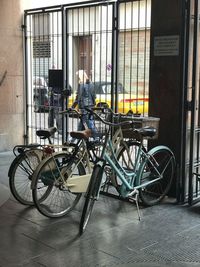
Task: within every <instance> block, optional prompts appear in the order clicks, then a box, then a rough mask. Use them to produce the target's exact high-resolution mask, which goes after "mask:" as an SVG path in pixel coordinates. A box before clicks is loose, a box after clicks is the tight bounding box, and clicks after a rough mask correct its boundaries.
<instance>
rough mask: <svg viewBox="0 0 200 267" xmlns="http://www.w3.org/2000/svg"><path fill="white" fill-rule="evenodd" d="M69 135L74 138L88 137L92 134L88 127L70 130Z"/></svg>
mask: <svg viewBox="0 0 200 267" xmlns="http://www.w3.org/2000/svg"><path fill="white" fill-rule="evenodd" d="M70 135H71V137H72V138H76V139H88V138H89V137H91V136H92V131H91V130H90V129H86V130H83V131H76V132H70Z"/></svg>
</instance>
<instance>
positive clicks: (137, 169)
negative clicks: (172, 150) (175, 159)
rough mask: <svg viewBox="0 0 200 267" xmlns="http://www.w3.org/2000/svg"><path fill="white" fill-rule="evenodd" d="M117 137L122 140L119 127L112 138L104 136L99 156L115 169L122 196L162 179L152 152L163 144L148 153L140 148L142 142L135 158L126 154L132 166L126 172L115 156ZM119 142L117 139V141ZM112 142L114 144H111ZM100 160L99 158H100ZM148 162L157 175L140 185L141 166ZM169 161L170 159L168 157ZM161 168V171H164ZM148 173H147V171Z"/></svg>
mask: <svg viewBox="0 0 200 267" xmlns="http://www.w3.org/2000/svg"><path fill="white" fill-rule="evenodd" d="M117 138H119V140H120V142H123V135H122V130H121V127H120V128H119V129H118V130H117V131H116V133H115V135H114V137H113V139H110V138H109V137H107V138H106V144H105V149H104V150H103V152H102V156H101V158H102V159H103V160H105V161H106V162H107V163H108V164H109V165H110V166H111V168H112V169H113V170H114V171H115V173H116V175H117V176H118V177H119V179H120V180H121V182H122V185H121V187H120V193H121V196H122V197H128V196H130V195H131V192H133V191H134V192H135V190H138V189H140V188H143V187H145V186H147V185H148V184H151V183H154V182H155V181H157V180H160V179H162V173H160V172H159V170H158V169H157V167H156V161H155V159H154V158H153V157H152V155H151V154H152V152H154V151H156V150H158V149H161V148H165V149H166V147H165V146H157V147H156V148H153V149H152V150H150V151H149V152H150V153H147V152H145V151H144V150H143V149H142V147H143V146H142V142H141V145H140V146H139V147H138V151H137V154H136V159H135V160H134V163H133V161H132V160H131V156H130V155H128V157H129V160H131V165H132V166H133V170H132V171H129V172H127V171H126V170H125V169H124V168H123V167H122V166H121V165H120V163H119V162H118V160H117V157H116V153H115V150H116V143H117V142H116V139H117ZM118 142H119V141H118ZM113 144H114V145H113ZM100 160H101V159H100ZM147 161H148V162H149V163H150V164H151V166H152V167H153V168H154V169H155V171H156V173H157V174H158V177H157V178H155V179H152V180H151V181H149V182H146V183H143V184H142V185H140V178H141V175H142V166H143V165H144V164H145V163H146V162H147ZM169 161H170V159H169ZM168 164H169V162H168V163H167V164H166V167H165V168H164V170H165V169H166V168H167V166H168ZM164 170H163V172H164ZM147 175H148V173H147Z"/></svg>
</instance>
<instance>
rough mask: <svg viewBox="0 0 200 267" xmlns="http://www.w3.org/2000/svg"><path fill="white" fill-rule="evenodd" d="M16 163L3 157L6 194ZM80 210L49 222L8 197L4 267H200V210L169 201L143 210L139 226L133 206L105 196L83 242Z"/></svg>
mask: <svg viewBox="0 0 200 267" xmlns="http://www.w3.org/2000/svg"><path fill="white" fill-rule="evenodd" d="M12 158H13V157H12V154H11V153H8V152H7V153H0V161H1V163H0V182H1V183H3V184H4V189H5V186H8V178H7V171H8V167H9V164H10V162H11V160H12ZM0 188H1V189H2V187H0ZM0 191H2V190H0ZM3 192H5V190H3ZM7 192H9V191H8V190H7ZM0 193H2V192H0ZM81 204H82V201H81V202H80V204H79V205H78V206H77V208H76V210H75V211H73V212H71V214H70V215H68V216H66V217H64V218H60V219H48V218H46V217H44V216H43V215H41V214H40V213H39V212H38V211H37V210H36V209H35V208H34V207H26V206H23V205H21V204H19V203H17V202H16V201H15V200H14V199H13V197H12V196H10V197H9V195H7V201H6V202H4V204H3V205H2V206H1V207H0V266H1V267H4V266H5V267H9V266H27V267H29V266H30V267H31V266H33V267H35V266H48V267H51V266H52V267H61V266H63V267H64V266H67V267H68V266H69V267H71V266H76V267H79V266H82V267H90V266H91V267H94V266H123V267H125V266H126V267H132V266H134V267H167V266H170V267H194V266H198V267H199V266H200V205H195V206H193V207H188V206H181V205H176V204H175V203H173V201H168V202H167V203H164V204H161V205H158V206H154V207H150V208H142V209H141V214H142V220H141V221H138V217H137V211H136V207H135V205H134V204H131V203H127V202H123V201H119V200H117V199H113V198H110V197H106V196H102V195H101V197H100V199H99V201H98V202H97V203H96V205H95V208H94V212H93V214H92V218H91V220H90V222H89V225H88V228H87V230H86V232H85V233H84V235H83V236H81V237H80V236H79V235H78V226H79V220H80V211H81V208H82V205H81Z"/></svg>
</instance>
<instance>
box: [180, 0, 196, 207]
mask: <svg viewBox="0 0 200 267" xmlns="http://www.w3.org/2000/svg"><path fill="white" fill-rule="evenodd" d="M186 14H187V24H186V25H187V27H186V34H185V36H186V49H185V51H186V54H185V59H186V68H185V76H184V77H185V81H184V83H185V91H184V107H185V111H184V116H183V121H184V140H183V145H184V149H183V157H182V158H183V166H184V168H183V173H182V178H183V184H182V192H181V193H182V201H184V202H185V201H188V202H189V204H193V203H195V202H197V201H199V200H200V99H199V95H200V91H199V88H200V87H199V66H200V65H199V48H200V47H199V41H200V40H199V38H200V28H199V14H200V1H199V0H190V1H188V2H187V6H186Z"/></svg>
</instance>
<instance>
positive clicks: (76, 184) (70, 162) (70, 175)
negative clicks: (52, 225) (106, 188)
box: [31, 108, 124, 218]
mask: <svg viewBox="0 0 200 267" xmlns="http://www.w3.org/2000/svg"><path fill="white" fill-rule="evenodd" d="M98 110H101V109H100V108H98ZM62 113H67V114H70V113H75V114H76V115H77V116H79V117H80V116H81V114H80V113H79V112H78V111H76V110H74V109H68V110H66V111H64V112H62ZM85 127H87V126H85ZM70 135H71V137H72V138H73V139H74V140H77V142H74V143H69V144H68V146H67V147H66V150H65V151H63V152H60V153H55V154H53V155H52V156H51V157H49V158H48V159H45V160H43V161H42V162H41V163H40V164H39V165H38V167H37V169H36V171H35V172H34V175H33V180H32V185H31V187H32V195H33V200H34V203H35V206H36V207H37V209H38V210H39V212H40V213H42V214H43V215H45V216H47V217H51V218H54V217H61V216H64V215H66V214H68V213H69V212H70V211H71V210H72V209H73V208H74V207H75V206H76V204H77V203H78V201H79V200H80V198H81V196H82V193H83V192H86V189H87V186H88V184H89V180H90V177H91V173H92V168H93V166H94V164H95V162H96V159H97V158H98V156H99V154H100V150H101V143H102V139H101V140H100V141H99V142H98V143H97V142H96V141H95V142H93V141H91V140H90V139H89V138H90V137H91V130H90V129H85V130H83V131H73V132H71V133H70ZM123 151H124V147H120V150H119V152H120V153H119V155H120V158H122V156H123V155H124V154H123ZM105 174H107V173H105ZM104 177H105V176H104ZM104 180H106V177H105V179H104Z"/></svg>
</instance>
